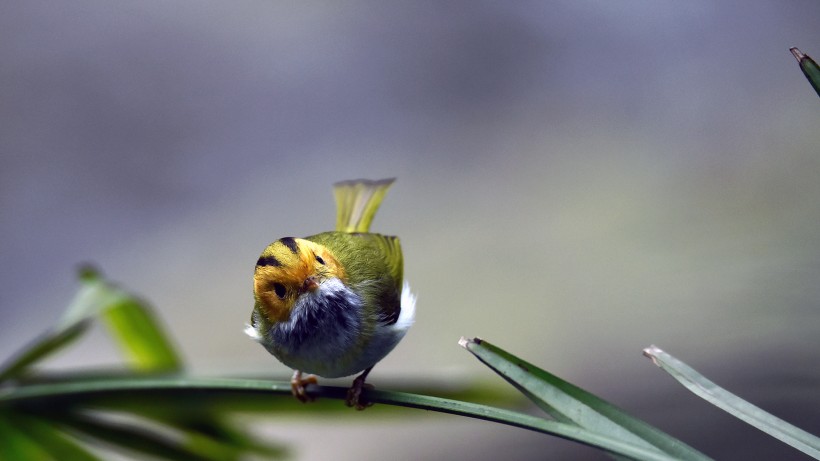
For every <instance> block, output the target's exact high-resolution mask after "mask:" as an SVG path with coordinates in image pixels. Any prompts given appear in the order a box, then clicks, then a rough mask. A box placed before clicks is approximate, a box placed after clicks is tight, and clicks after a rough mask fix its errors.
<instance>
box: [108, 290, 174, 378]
mask: <svg viewBox="0 0 820 461" xmlns="http://www.w3.org/2000/svg"><path fill="white" fill-rule="evenodd" d="M100 318H101V320H102V321H103V322H104V324H105V325H106V326H107V327H108V331H109V332H110V333H111V335H112V336H113V337H114V339H115V340H116V341H117V343H118V344H119V346H120V349H121V350H122V351H123V352H124V353H125V354H126V355H127V356H128V359H129V361H130V363H131V367H132V368H134V369H135V370H138V371H150V372H167V371H178V370H181V369H182V361H181V359H180V358H179V356H178V355H177V353H176V350H175V349H174V347H173V346H172V345H171V342H170V340H169V339H168V337H167V336H166V335H165V333H164V332H163V330H162V328H161V327H160V324H159V322H158V321H157V319H156V318H155V317H154V315H153V313H152V312H151V310H150V309H149V308H148V307H147V306H146V305H144V304H143V303H141V302H140V301H139V300H137V299H136V298H133V297H130V296H123V297H121V298H119V299H117V300H116V301H114V302H112V303H111V304H110V305H109V306H108V308H107V309H105V310H103V311H102V313H101V314H100Z"/></svg>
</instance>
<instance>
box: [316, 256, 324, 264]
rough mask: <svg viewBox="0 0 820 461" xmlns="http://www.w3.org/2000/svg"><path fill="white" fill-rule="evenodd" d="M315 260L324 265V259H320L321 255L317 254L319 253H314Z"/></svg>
mask: <svg viewBox="0 0 820 461" xmlns="http://www.w3.org/2000/svg"><path fill="white" fill-rule="evenodd" d="M316 261H319V264H321V265H323V266H324V265H325V260H324V259H322V257H321V256H319V255H316Z"/></svg>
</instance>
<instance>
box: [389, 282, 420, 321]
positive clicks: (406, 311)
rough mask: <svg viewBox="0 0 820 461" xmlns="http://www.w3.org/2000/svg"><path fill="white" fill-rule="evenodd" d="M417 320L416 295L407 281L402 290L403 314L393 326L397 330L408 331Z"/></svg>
mask: <svg viewBox="0 0 820 461" xmlns="http://www.w3.org/2000/svg"><path fill="white" fill-rule="evenodd" d="M415 318H416V295H414V294H413V293H412V292H411V291H410V284H409V283H408V282H407V280H405V281H404V285H403V286H402V288H401V312H400V313H399V319H398V320H396V324H395V325H394V326H393V327H394V328H395V329H397V330H407V329H408V328H410V325H412V324H413V320H414V319H415Z"/></svg>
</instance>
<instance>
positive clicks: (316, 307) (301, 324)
mask: <svg viewBox="0 0 820 461" xmlns="http://www.w3.org/2000/svg"><path fill="white" fill-rule="evenodd" d="M394 180H395V178H391V179H383V180H379V181H370V180H364V179H360V180H352V181H342V182H339V183H336V184H334V188H333V189H334V195H335V198H336V230H335V231H331V232H323V233H321V234H316V235H312V236H310V237H305V238H294V237H283V238H280V239H279V240H277V241H275V242H273V243H271V244H270V245H268V246H267V248H265V250H264V251H263V252H262V255H261V256H259V259H258V260H257V261H256V268H255V270H254V275H253V295H254V300H255V303H254V306H253V313H252V314H251V322H250V324H249V325H247V327H246V328H245V333H246V334H248V335H249V336H250V337H252V338H253V339H254V340H256V341H257V342H259V343H260V344H262V345H263V346H264V347H265V349H267V350H268V352H270V353H271V354H273V356H274V357H276V358H277V359H279V361H280V362H282V363H283V364H285V365H287V366H289V367H291V368H293V369H294V370H295V371H294V373H293V378H292V379H291V389H292V391H293V395H294V396H295V397H296V398H297V399H299V400H301V401H302V402H306V401H307V400H310V398H309V396H308V395H307V392H306V390H305V386H306V385H307V384H311V383H312V384H315V383H316V382H317V381H316V376H313V375H319V376H322V377H325V378H339V377H343V376H350V375H353V374H356V373H359V372H362V373H361V374H360V375H359V376H358V377H356V379H355V380H354V381H353V385H352V387H351V388H350V390H349V391H348V395H347V402H346V403H347V405H348V406H351V407H356V408H357V409H359V410H362V409H364V408H365V406H366V405H364V404H362V403H361V402H360V401H359V397H360V395H361V392H362V388H363V387H364V386H365V379H366V378H367V374H368V373H369V372H370V370H371V369H373V366H374V365H375V364H376V363H377V362H378V361H380V360H381V359H383V358H384V357H385V356H386V355H387V354H388V353H389V352H390V351H391V350H393V348H394V347H395V346H396V344H398V342H399V341H400V340H401V339H402V338H403V337H404V335H405V333H407V330H408V329H409V328H410V326H411V325H412V323H413V318H414V316H415V304H416V298H415V296H414V295H413V294H412V293H411V292H410V287H409V285H408V284H407V282H405V281H404V279H403V271H404V269H403V265H404V262H403V258H402V253H401V246H400V244H399V239H398V237H393V236H387V235H381V234H373V233H369V229H370V223H371V221H372V220H373V217H374V216H375V214H376V210H378V208H379V205H380V204H381V202H382V199H383V198H384V196H385V194H386V193H387V189H388V188H390V186H391V185H392V184H393V181H394ZM302 373H309V374H310V375H309V376H305V377H303V376H302Z"/></svg>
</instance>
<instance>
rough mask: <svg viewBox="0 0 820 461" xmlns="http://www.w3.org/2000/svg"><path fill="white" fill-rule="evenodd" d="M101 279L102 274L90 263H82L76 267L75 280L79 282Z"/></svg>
mask: <svg viewBox="0 0 820 461" xmlns="http://www.w3.org/2000/svg"><path fill="white" fill-rule="evenodd" d="M101 277H102V273H101V272H100V270H99V269H98V268H97V266H95V265H94V264H92V263H82V264H80V265H79V266H78V267H77V278H79V279H80V281H81V282H93V281H94V280H99V279H100V278H101Z"/></svg>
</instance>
